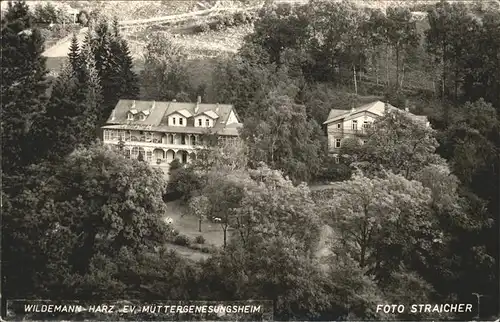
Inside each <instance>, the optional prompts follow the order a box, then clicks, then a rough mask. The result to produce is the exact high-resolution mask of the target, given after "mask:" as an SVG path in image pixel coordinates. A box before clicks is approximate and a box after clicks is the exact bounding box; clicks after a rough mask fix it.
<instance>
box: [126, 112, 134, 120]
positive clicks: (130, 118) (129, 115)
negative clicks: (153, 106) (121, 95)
mask: <svg viewBox="0 0 500 322" xmlns="http://www.w3.org/2000/svg"><path fill="white" fill-rule="evenodd" d="M127 120H129V121H133V120H134V115H132V113H128V114H127Z"/></svg>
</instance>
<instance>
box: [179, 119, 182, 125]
mask: <svg viewBox="0 0 500 322" xmlns="http://www.w3.org/2000/svg"><path fill="white" fill-rule="evenodd" d="M179 125H182V117H180V118H179Z"/></svg>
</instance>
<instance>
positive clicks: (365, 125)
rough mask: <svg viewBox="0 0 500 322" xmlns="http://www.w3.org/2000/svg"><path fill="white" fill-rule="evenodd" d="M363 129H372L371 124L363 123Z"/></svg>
mask: <svg viewBox="0 0 500 322" xmlns="http://www.w3.org/2000/svg"><path fill="white" fill-rule="evenodd" d="M363 127H364V128H365V129H367V128H369V127H370V122H368V121H365V122H364V123H363Z"/></svg>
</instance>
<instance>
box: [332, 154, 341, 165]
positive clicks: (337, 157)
mask: <svg viewBox="0 0 500 322" xmlns="http://www.w3.org/2000/svg"><path fill="white" fill-rule="evenodd" d="M333 158H334V160H335V163H340V158H339V156H338V155H336V156H334V157H333Z"/></svg>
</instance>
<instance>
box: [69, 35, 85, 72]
mask: <svg viewBox="0 0 500 322" xmlns="http://www.w3.org/2000/svg"><path fill="white" fill-rule="evenodd" d="M68 59H69V63H70V64H71V67H72V68H73V71H74V72H75V73H76V74H77V75H79V72H80V71H81V67H82V66H81V61H80V46H79V45H78V38H77V37H76V34H75V33H73V37H72V38H71V45H70V47H69V53H68Z"/></svg>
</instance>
